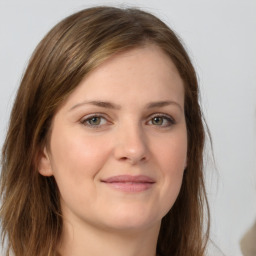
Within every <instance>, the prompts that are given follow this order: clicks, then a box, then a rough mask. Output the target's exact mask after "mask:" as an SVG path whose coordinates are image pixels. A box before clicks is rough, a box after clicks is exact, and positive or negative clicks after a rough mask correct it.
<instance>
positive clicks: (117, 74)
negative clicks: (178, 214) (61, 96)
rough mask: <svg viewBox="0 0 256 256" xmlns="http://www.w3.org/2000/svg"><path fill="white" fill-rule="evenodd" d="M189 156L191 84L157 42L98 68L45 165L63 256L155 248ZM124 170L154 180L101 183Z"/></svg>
mask: <svg viewBox="0 0 256 256" xmlns="http://www.w3.org/2000/svg"><path fill="white" fill-rule="evenodd" d="M99 102H100V103H99ZM102 102H104V103H102ZM163 102H165V103H163ZM153 103H154V104H153ZM155 103H157V104H155ZM95 115H96V116H95ZM186 155H187V130H186V122H185V117H184V86H183V82H182V79H181V78H180V76H179V74H178V71H177V69H176V67H175V65H174V64H173V62H172V61H171V60H170V58H169V57H168V56H167V55H165V54H164V53H163V51H162V50H161V49H160V48H159V47H157V46H155V45H151V44H148V45H146V46H144V47H140V48H136V49H132V50H129V51H127V52H123V53H119V54H117V55H114V56H112V57H111V58H109V59H108V60H107V61H105V62H104V63H103V64H101V65H100V66H99V67H97V68H96V69H95V70H94V71H92V72H91V73H90V74H89V75H88V76H86V78H85V79H84V80H83V81H82V82H81V83H80V85H79V86H78V87H77V88H76V90H75V91H74V92H73V93H72V94H71V95H70V96H69V98H68V99H67V100H66V101H65V102H64V104H63V105H62V107H61V108H60V109H59V110H58V112H57V113H56V115H55V116H54V119H53V123H52V130H51V135H50V146H49V148H48V149H47V148H45V149H44V150H43V152H42V154H41V159H40V164H39V172H40V173H41V174H42V175H44V176H51V175H53V176H54V177H55V179H56V182H57V185H58V187H59V190H60V194H61V207H62V213H63V219H64V228H63V235H62V239H61V242H60V244H59V251H60V252H61V255H63V256H66V255H72V256H82V255H91V256H94V255H95V256H98V255H102V252H104V255H111V256H120V255H123V256H135V255H136V256H138V255H139V256H154V255H155V251H156V244H157V236H158V232H159V228H160V223H161V219H162V218H163V216H164V215H165V214H166V213H167V212H168V211H169V210H170V209H171V207H172V205H173V204H174V202H175V200H176V198H177V196H178V193H179V190H180V187H181V183H182V177H183V172H184V169H185V167H186ZM116 175H129V177H130V176H136V175H145V176H147V177H150V179H152V180H153V183H152V184H151V185H149V188H147V189H142V191H133V185H131V189H130V187H128V191H124V190H122V189H121V190H120V189H116V188H115V187H113V186H110V185H109V184H107V183H105V182H103V181H105V180H106V179H108V178H109V177H113V176H116Z"/></svg>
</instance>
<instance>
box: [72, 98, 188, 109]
mask: <svg viewBox="0 0 256 256" xmlns="http://www.w3.org/2000/svg"><path fill="white" fill-rule="evenodd" d="M83 105H94V106H98V107H101V108H108V109H114V110H119V109H121V106H120V105H117V104H114V103H111V102H107V101H97V100H93V101H84V102H81V103H78V104H76V105H74V106H73V107H71V108H70V110H69V111H71V110H73V109H75V108H77V107H81V106H83ZM169 105H175V106H177V107H178V108H179V109H180V110H181V111H183V108H182V107H181V105H180V104H179V103H177V102H175V101H156V102H150V103H148V104H147V105H146V108H147V109H152V108H162V107H166V106H169Z"/></svg>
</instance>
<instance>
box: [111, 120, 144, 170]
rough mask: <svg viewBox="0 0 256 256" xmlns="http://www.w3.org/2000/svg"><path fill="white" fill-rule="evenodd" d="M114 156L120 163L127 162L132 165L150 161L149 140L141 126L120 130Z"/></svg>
mask: <svg viewBox="0 0 256 256" xmlns="http://www.w3.org/2000/svg"><path fill="white" fill-rule="evenodd" d="M114 156H115V158H116V159H117V160H118V161H126V162H128V163H130V164H132V165H135V164H138V163H140V162H144V161H146V160H147V159H148V146H147V139H146V136H145V133H144V132H143V129H142V128H141V127H139V125H137V126H135V125H129V127H127V126H126V128H125V127H123V128H121V127H120V128H119V129H118V132H117V136H116V145H115V149H114Z"/></svg>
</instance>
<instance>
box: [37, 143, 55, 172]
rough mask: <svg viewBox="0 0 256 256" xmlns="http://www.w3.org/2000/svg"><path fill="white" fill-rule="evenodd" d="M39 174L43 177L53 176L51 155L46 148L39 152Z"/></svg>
mask: <svg viewBox="0 0 256 256" xmlns="http://www.w3.org/2000/svg"><path fill="white" fill-rule="evenodd" d="M38 172H39V173H40V174H41V175H43V176H52V175H53V172H52V165H51V161H50V157H49V153H48V152H47V149H46V147H44V148H43V150H41V151H40V152H39V156H38Z"/></svg>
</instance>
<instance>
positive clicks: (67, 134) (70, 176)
mask: <svg viewBox="0 0 256 256" xmlns="http://www.w3.org/2000/svg"><path fill="white" fill-rule="evenodd" d="M52 138H53V139H52V141H51V152H52V167H53V174H54V176H55V178H56V180H57V182H58V181H59V182H61V181H62V182H65V183H69V184H71V183H73V184H74V185H79V184H81V183H84V182H86V181H87V180H89V179H90V180H91V179H93V178H94V177H95V176H96V175H97V173H98V171H99V170H100V169H101V167H102V165H103V164H104V159H106V158H107V155H108V149H107V145H108V144H107V143H102V140H99V139H97V138H95V137H94V136H86V137H85V136H84V135H83V132H75V133H74V132H73V133H72V132H71V131H62V132H61V131H60V129H59V130H58V135H57V134H55V135H54V134H53V136H52ZM99 148H100V149H101V150H99Z"/></svg>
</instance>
